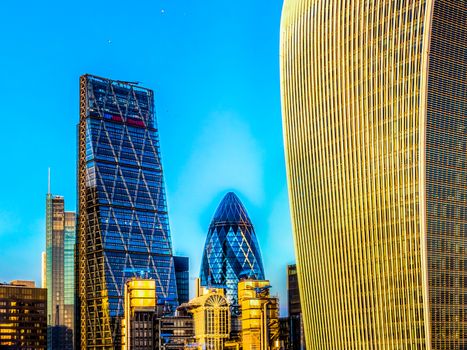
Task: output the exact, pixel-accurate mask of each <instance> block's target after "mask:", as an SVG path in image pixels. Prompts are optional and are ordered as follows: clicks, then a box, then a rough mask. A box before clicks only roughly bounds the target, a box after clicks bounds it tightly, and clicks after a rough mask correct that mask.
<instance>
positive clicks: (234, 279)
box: [201, 192, 264, 304]
mask: <svg viewBox="0 0 467 350" xmlns="http://www.w3.org/2000/svg"><path fill="white" fill-rule="evenodd" d="M240 277H244V278H248V277H251V278H255V279H260V280H264V269H263V262H262V260H261V252H260V249H259V244H258V241H257V239H256V234H255V230H254V228H253V224H252V223H251V220H250V218H249V217H248V214H247V212H246V209H245V207H244V206H243V204H242V203H241V202H240V199H239V198H238V197H237V196H236V195H235V193H233V192H229V193H227V194H226V195H225V196H224V198H223V199H222V201H221V203H220V204H219V207H218V208H217V210H216V213H215V214H214V217H213V219H212V221H211V225H210V226H209V231H208V235H207V238H206V244H205V246H204V251H203V259H202V262H201V285H202V286H205V287H215V288H224V289H225V290H226V298H227V300H228V301H229V303H231V304H236V303H237V289H238V281H239V279H240Z"/></svg>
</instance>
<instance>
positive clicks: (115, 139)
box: [76, 75, 177, 349]
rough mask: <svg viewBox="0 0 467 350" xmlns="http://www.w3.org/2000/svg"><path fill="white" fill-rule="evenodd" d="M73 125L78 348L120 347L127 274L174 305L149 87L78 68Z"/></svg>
mask: <svg viewBox="0 0 467 350" xmlns="http://www.w3.org/2000/svg"><path fill="white" fill-rule="evenodd" d="M78 133H79V149H78V157H79V161H78V181H79V184H78V200H79V213H78V232H77V316H78V322H77V324H76V329H77V331H79V345H78V346H77V348H81V349H114V348H120V344H121V330H120V324H121V318H122V317H123V311H124V309H123V296H124V285H125V283H126V281H127V280H128V279H130V278H132V277H135V276H139V275H140V273H142V274H145V276H146V278H149V279H153V280H155V283H156V293H157V301H158V304H159V305H160V306H161V307H163V308H164V310H165V312H167V311H170V310H175V307H176V306H177V289H176V280H175V271H174V260H173V256H172V244H171V239H170V233H169V222H168V215H167V205H166V197H165V190H164V180H163V173H162V165H161V157H160V151H159V139H158V132H157V129H156V127H155V117H154V96H153V92H152V91H151V90H149V89H145V88H142V87H140V86H138V85H136V84H134V83H128V82H121V81H114V80H109V79H104V78H100V77H96V76H91V75H83V76H82V77H81V78H80V121H79V125H78Z"/></svg>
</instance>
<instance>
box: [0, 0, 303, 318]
mask: <svg viewBox="0 0 467 350" xmlns="http://www.w3.org/2000/svg"><path fill="white" fill-rule="evenodd" d="M281 6H282V1H281V0H258V1H252V0H240V1H235V2H233V1H223V0H217V1H210V0H206V1H193V0H177V1H174V0H140V1H130V2H129V1H120V0H118V1H116V0H114V1H89V0H81V1H71V2H66V1H65V2H63V1H50V0H49V1H47V0H45V1H32V0H31V1H8V2H6V1H3V2H1V4H0V32H1V33H3V35H2V40H1V41H2V42H1V47H0V76H1V78H2V84H0V105H1V106H2V107H1V110H0V122H1V125H0V147H1V150H2V151H1V152H0V164H2V168H1V170H2V171H1V172H0V184H1V194H0V256H1V259H0V281H9V280H11V279H34V280H36V281H38V282H39V280H40V253H41V251H42V250H43V248H44V244H45V217H44V216H45V207H44V204H45V194H46V191H47V168H48V167H51V169H52V192H53V193H55V194H61V195H64V196H65V199H66V207H67V209H68V210H75V208H76V185H75V163H76V123H77V121H78V78H79V76H80V75H81V74H83V73H91V74H96V75H100V76H104V77H109V78H114V79H120V80H128V81H140V82H141V84H142V85H144V86H146V87H149V88H152V89H153V90H154V91H155V100H156V113H157V119H158V125H159V130H160V138H161V150H162V161H163V166H164V171H165V182H166V188H167V197H168V205H169V216H170V224H171V231H172V239H173V243H174V248H175V251H176V253H178V254H185V255H188V256H189V257H190V259H191V261H190V268H191V272H190V274H191V276H192V277H196V276H197V275H198V273H199V265H200V260H201V255H202V249H203V245H204V239H205V236H206V233H207V230H208V226H209V222H210V220H211V217H212V215H213V214H214V211H215V209H216V207H217V205H218V203H219V201H220V200H221V198H222V197H223V195H224V194H225V193H226V192H227V191H230V190H233V191H235V192H236V193H237V194H238V195H239V197H240V198H241V200H242V201H243V202H244V204H245V206H246V208H247V210H248V211H249V214H250V217H251V219H252V221H253V224H254V225H255V228H256V232H257V235H258V238H259V242H260V245H261V249H262V253H263V260H264V264H265V269H266V277H267V278H269V279H270V280H271V283H272V285H273V287H274V288H273V292H275V293H278V294H279V295H280V297H281V303H282V310H283V311H284V306H285V304H286V292H285V290H286V282H285V271H286V264H287V263H291V262H293V261H294V253H293V242H292V234H291V226H290V217H289V208H288V200H287V188H286V177H285V167H284V152H283V141H282V128H281V114H280V86H279V24H280V11H281Z"/></svg>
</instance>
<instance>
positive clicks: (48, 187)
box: [47, 167, 50, 194]
mask: <svg viewBox="0 0 467 350" xmlns="http://www.w3.org/2000/svg"><path fill="white" fill-rule="evenodd" d="M47 194H50V167H49V174H48V177H47Z"/></svg>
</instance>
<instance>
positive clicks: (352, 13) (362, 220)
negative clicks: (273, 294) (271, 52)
mask: <svg viewBox="0 0 467 350" xmlns="http://www.w3.org/2000/svg"><path fill="white" fill-rule="evenodd" d="M466 77H467V3H466V2H465V1H453V0H451V1H448V0H439V1H437V0H416V1H404V0H403V1H360V0H356V1H339V0H331V1H324V0H286V1H285V2H284V7H283V14H282V24H281V84H282V109H283V126H284V141H285V149H286V152H285V153H286V163H287V174H288V186H289V197H290V207H291V215H292V222H293V231H294V236H295V247H296V252H297V266H298V277H299V285H300V294H301V300H302V312H303V316H304V327H305V335H306V345H307V347H308V348H310V349H402V348H410V349H434V350H441V349H450V350H451V349H452V350H454V349H456V350H457V349H459V350H460V349H465V348H466V346H467V311H466V310H467V254H466V245H465V239H466V237H467V186H466V184H467V118H466V111H467V81H466Z"/></svg>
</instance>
